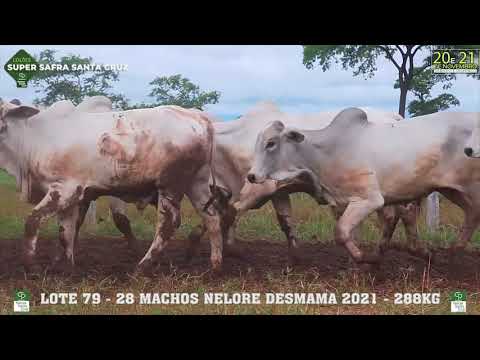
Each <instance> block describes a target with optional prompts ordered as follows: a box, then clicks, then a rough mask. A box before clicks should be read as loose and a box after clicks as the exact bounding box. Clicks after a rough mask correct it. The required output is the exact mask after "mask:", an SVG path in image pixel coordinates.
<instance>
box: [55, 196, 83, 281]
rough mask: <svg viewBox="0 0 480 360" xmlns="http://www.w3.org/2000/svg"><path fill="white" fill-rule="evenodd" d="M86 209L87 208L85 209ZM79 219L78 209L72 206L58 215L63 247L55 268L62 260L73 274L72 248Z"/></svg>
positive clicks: (60, 238)
mask: <svg viewBox="0 0 480 360" xmlns="http://www.w3.org/2000/svg"><path fill="white" fill-rule="evenodd" d="M87 209H88V207H87ZM78 218H79V207H78V206H77V205H74V206H72V207H70V208H69V209H67V210H64V211H61V212H59V214H58V222H59V240H60V244H61V245H62V247H63V250H64V253H63V255H64V256H62V257H61V258H56V259H55V260H56V261H55V264H54V265H55V267H56V266H58V264H59V263H60V261H61V260H62V259H65V260H66V262H67V267H68V271H69V272H73V270H74V267H75V259H74V246H75V240H76V237H77V233H78V232H77V227H78Z"/></svg>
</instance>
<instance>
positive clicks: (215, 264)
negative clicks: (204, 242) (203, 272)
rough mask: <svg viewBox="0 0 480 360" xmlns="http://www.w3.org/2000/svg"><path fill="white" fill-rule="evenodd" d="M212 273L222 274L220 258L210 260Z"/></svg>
mask: <svg viewBox="0 0 480 360" xmlns="http://www.w3.org/2000/svg"><path fill="white" fill-rule="evenodd" d="M211 266H212V274H215V275H219V274H222V272H223V268H222V261H220V260H212V265H211Z"/></svg>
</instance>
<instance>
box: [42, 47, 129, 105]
mask: <svg viewBox="0 0 480 360" xmlns="http://www.w3.org/2000/svg"><path fill="white" fill-rule="evenodd" d="M55 53H56V51H55V50H49V49H47V50H44V51H42V52H40V54H39V55H38V56H36V60H37V61H38V62H39V63H40V64H48V65H49V66H50V68H52V69H51V70H45V71H39V72H38V73H37V74H36V75H35V77H34V78H33V85H34V87H35V88H37V89H36V90H35V92H36V93H39V94H42V96H41V97H39V98H36V99H35V100H34V103H36V104H42V105H45V106H50V105H52V104H53V103H55V102H57V101H60V100H70V101H72V103H74V104H75V105H78V104H79V103H80V102H81V101H82V100H83V99H84V97H86V96H96V95H104V96H107V97H108V98H109V99H110V100H111V101H112V104H113V106H114V108H115V109H120V110H123V109H126V108H127V107H128V100H127V99H126V97H125V96H124V95H122V94H115V93H113V92H112V87H113V85H112V82H114V81H118V77H119V72H118V71H114V70H110V69H105V68H103V67H102V68H101V70H99V71H91V70H86V69H85V68H84V67H85V66H87V65H93V64H95V63H94V62H93V59H92V58H91V57H81V56H80V55H69V56H63V57H60V58H56V56H55ZM54 64H55V65H60V66H62V67H64V66H65V65H66V66H67V67H68V69H61V70H58V69H53V66H52V65H54ZM73 64H75V66H76V67H77V69H72V68H73V66H72V65H73ZM79 65H81V66H79Z"/></svg>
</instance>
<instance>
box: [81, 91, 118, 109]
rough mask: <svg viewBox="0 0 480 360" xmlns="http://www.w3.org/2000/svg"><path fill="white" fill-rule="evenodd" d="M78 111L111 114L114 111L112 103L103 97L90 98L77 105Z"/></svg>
mask: <svg viewBox="0 0 480 360" xmlns="http://www.w3.org/2000/svg"><path fill="white" fill-rule="evenodd" d="M77 110H78V111H83V112H93V113H96V112H109V111H112V101H111V100H110V99H109V98H108V97H106V96H102V95H97V96H88V97H86V98H85V99H83V101H82V102H81V103H80V104H78V105H77Z"/></svg>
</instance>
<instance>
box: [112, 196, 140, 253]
mask: <svg viewBox="0 0 480 360" xmlns="http://www.w3.org/2000/svg"><path fill="white" fill-rule="evenodd" d="M109 206H110V211H111V213H112V218H113V222H114V223H115V226H116V227H117V229H118V230H120V232H121V233H122V234H123V236H124V237H125V239H126V240H127V244H128V248H129V249H130V250H131V251H133V252H134V253H135V254H140V247H139V245H138V240H137V238H136V237H135V235H134V234H133V232H132V228H131V226H130V220H129V219H128V217H127V204H126V203H125V202H123V201H122V200H120V199H118V198H114V197H109Z"/></svg>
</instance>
